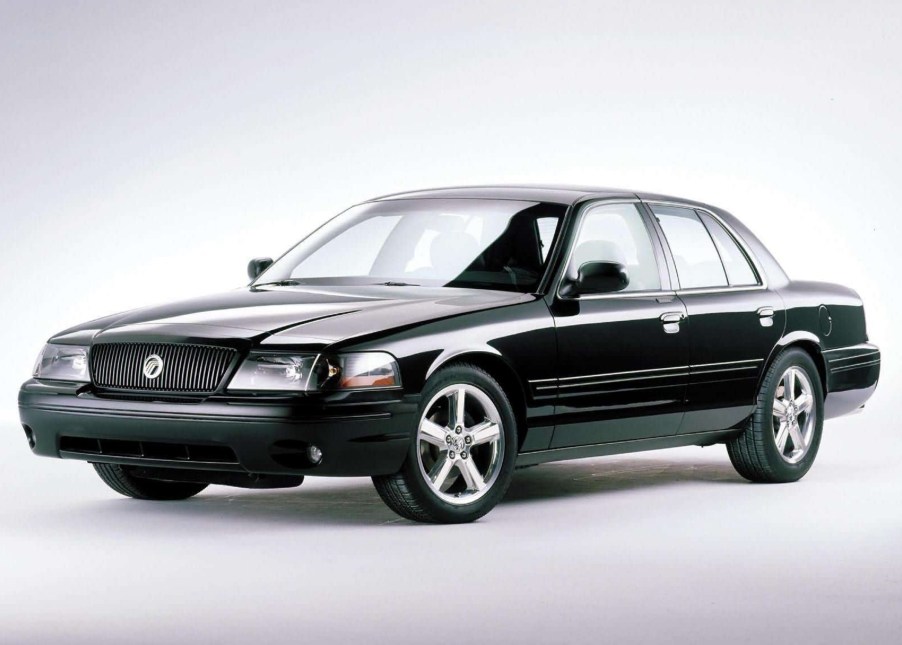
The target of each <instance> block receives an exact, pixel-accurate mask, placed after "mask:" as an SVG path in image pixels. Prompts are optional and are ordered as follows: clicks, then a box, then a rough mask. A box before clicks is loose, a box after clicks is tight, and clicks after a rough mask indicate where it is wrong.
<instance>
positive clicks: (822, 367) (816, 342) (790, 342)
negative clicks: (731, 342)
mask: <svg viewBox="0 0 902 645" xmlns="http://www.w3.org/2000/svg"><path fill="white" fill-rule="evenodd" d="M794 348H795V349H800V350H802V351H803V352H805V353H806V354H808V355H809V356H811V360H813V361H814V365H815V366H816V367H817V372H818V376H819V377H820V379H821V387H822V388H823V390H824V394H825V395H826V394H827V361H826V359H825V358H824V351H823V347H822V345H821V339H820V338H818V337H817V336H816V335H815V334H812V333H811V332H807V331H795V332H791V333H789V334H787V335H786V336H784V337H783V338H781V339H780V342H778V343H777V345H776V346H775V347H774V349H773V350H772V351H771V353H770V356H768V358H767V361H766V362H765V364H764V369H762V370H761V375H760V376H759V377H758V387H759V388H760V387H761V382H762V381H763V380H764V376H765V375H766V374H767V371H768V370H769V369H770V366H771V365H772V364H773V362H774V361H775V360H777V357H778V356H780V354H782V353H783V352H785V351H786V350H788V349H794Z"/></svg>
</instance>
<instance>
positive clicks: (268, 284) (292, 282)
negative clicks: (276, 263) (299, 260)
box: [252, 280, 304, 289]
mask: <svg viewBox="0 0 902 645" xmlns="http://www.w3.org/2000/svg"><path fill="white" fill-rule="evenodd" d="M299 284H304V283H303V282H302V281H301V280H276V281H275V282H261V283H260V284H255V285H252V286H253V287H254V288H255V289H256V288H257V287H295V286H297V285H299Z"/></svg>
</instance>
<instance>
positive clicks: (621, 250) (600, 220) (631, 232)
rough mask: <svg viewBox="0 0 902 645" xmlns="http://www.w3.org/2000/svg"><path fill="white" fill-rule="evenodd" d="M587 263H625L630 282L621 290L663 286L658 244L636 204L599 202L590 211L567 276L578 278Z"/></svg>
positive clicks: (642, 289)
mask: <svg viewBox="0 0 902 645" xmlns="http://www.w3.org/2000/svg"><path fill="white" fill-rule="evenodd" d="M586 262H616V263H618V264H622V265H623V266H624V267H625V268H626V273H627V277H628V278H629V284H627V286H626V288H625V289H623V291H621V292H619V293H623V292H628V291H656V290H659V289H660V288H661V277H660V275H659V273H658V264H657V262H656V261H655V251H654V247H653V246H652V242H651V238H650V237H649V232H648V229H647V228H646V226H645V222H644V221H643V220H642V215H641V214H640V213H639V210H638V208H637V206H636V205H635V204H599V205H598V206H593V207H590V208H589V210H587V211H586V213H585V214H584V215H583V220H582V223H581V224H580V228H579V234H578V236H577V239H576V241H575V242H574V246H573V255H572V256H571V258H570V264H569V265H568V267H567V275H568V276H569V277H570V278H571V279H575V278H576V276H577V273H578V272H579V267H580V266H582V265H583V264H585V263H586Z"/></svg>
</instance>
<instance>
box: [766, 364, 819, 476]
mask: <svg viewBox="0 0 902 645" xmlns="http://www.w3.org/2000/svg"><path fill="white" fill-rule="evenodd" d="M816 425H817V419H816V414H815V413H814V394H813V393H812V386H811V381H810V380H809V378H808V375H807V374H805V371H804V370H802V369H801V368H799V367H796V366H793V367H790V368H789V369H787V370H786V371H785V372H784V373H783V376H782V377H780V384H779V385H778V386H777V391H776V393H775V394H774V421H773V426H774V440H775V441H776V443H777V450H778V451H779V452H780V456H781V457H783V459H785V460H786V461H787V462H788V463H790V464H796V463H798V462H799V461H801V459H802V458H804V457H805V453H807V452H808V446H810V445H811V438H812V436H813V434H814V428H815V426H816Z"/></svg>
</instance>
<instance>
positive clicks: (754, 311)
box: [647, 202, 785, 433]
mask: <svg viewBox="0 0 902 645" xmlns="http://www.w3.org/2000/svg"><path fill="white" fill-rule="evenodd" d="M647 205H648V207H649V208H650V209H651V212H652V213H653V214H654V217H655V221H656V223H657V224H658V226H659V227H660V231H661V233H662V234H663V238H664V240H665V242H666V243H665V248H666V250H667V252H668V254H669V256H670V260H671V261H672V264H671V266H673V267H674V268H675V275H674V276H672V278H673V280H674V282H675V286H676V288H677V294H678V296H679V298H680V300H681V301H682V302H683V303H684V304H685V306H686V312H687V314H688V318H687V321H686V325H685V326H686V331H687V333H688V337H689V344H690V348H689V385H688V389H687V392H686V414H685V416H684V418H683V421H682V423H681V425H680V429H679V432H680V433H690V432H704V431H707V430H721V429H725V428H730V427H733V426H734V425H736V424H738V423H740V422H741V421H743V420H744V419H745V418H746V417H747V416H748V414H749V413H750V411H751V410H752V407H753V406H754V403H755V397H756V394H757V385H758V380H759V378H760V376H761V370H762V369H763V367H764V362H765V359H766V358H767V356H768V355H769V354H770V352H771V350H772V349H773V347H774V346H775V345H776V343H777V341H778V340H779V338H780V336H781V334H782V332H783V325H784V321H785V312H784V310H783V303H782V299H781V298H780V297H779V295H778V294H777V293H775V292H773V291H771V290H770V289H768V288H767V285H766V284H765V280H764V275H763V272H762V271H761V270H760V269H759V268H758V267H757V266H756V264H755V262H754V260H753V258H752V255H751V252H750V251H749V250H748V249H747V248H746V247H745V246H744V245H743V244H742V242H741V240H740V239H739V238H738V236H737V235H736V234H735V233H733V232H732V231H731V230H730V229H729V228H728V227H727V226H726V224H725V223H724V222H723V221H722V220H721V219H720V218H719V217H717V216H716V215H715V214H714V213H712V212H709V211H707V210H703V209H699V208H695V207H691V206H682V205H675V204H664V203H656V202H648V203H647Z"/></svg>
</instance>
